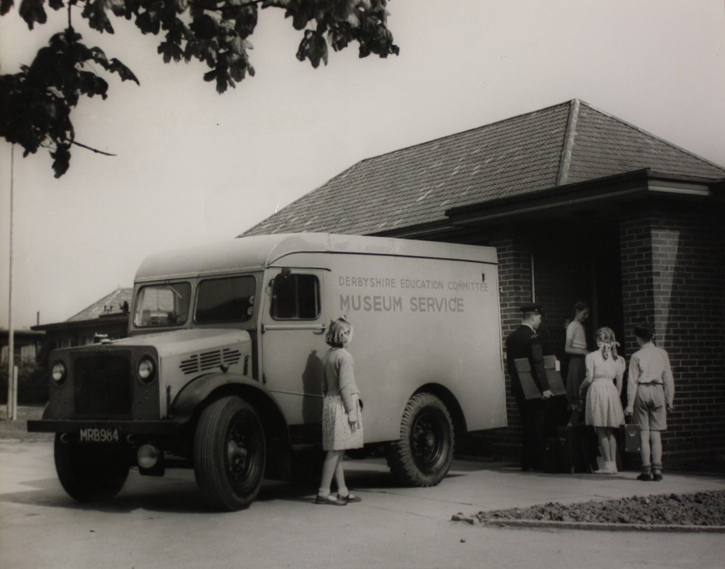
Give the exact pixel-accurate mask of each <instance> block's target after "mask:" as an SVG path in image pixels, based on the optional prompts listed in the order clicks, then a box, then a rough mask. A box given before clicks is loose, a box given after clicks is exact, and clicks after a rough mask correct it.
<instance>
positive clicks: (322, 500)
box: [315, 494, 347, 506]
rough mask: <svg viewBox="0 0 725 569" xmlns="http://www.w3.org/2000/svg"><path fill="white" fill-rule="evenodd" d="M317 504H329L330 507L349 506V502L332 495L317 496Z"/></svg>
mask: <svg viewBox="0 0 725 569" xmlns="http://www.w3.org/2000/svg"><path fill="white" fill-rule="evenodd" d="M315 504H327V505H328V506H347V502H346V501H345V500H340V499H338V498H336V497H335V496H333V495H332V494H330V495H329V496H320V495H319V494H318V495H317V498H315Z"/></svg>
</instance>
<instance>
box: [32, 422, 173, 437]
mask: <svg viewBox="0 0 725 569" xmlns="http://www.w3.org/2000/svg"><path fill="white" fill-rule="evenodd" d="M183 428H184V425H183V424H182V423H177V422H175V421H101V420H88V421H80V420H75V419H72V420H54V419H40V420H36V421H28V432H29V433H76V434H77V433H79V432H80V430H81V429H118V431H119V434H122V435H177V434H179V433H181V431H182V430H183Z"/></svg>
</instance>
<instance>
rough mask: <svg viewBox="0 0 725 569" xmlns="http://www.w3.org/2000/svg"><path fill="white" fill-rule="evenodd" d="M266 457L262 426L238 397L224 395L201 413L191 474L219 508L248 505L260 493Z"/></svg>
mask: <svg viewBox="0 0 725 569" xmlns="http://www.w3.org/2000/svg"><path fill="white" fill-rule="evenodd" d="M265 458H266V450H265V442H264V428H263V427H262V423H261V421H260V420H259V417H258V415H257V413H256V411H255V410H254V409H253V408H252V406H251V405H249V404H248V403H247V402H246V401H244V400H242V399H240V398H239V397H224V398H222V399H219V400H218V401H215V402H214V403H212V404H211V405H209V406H208V407H207V408H206V409H204V411H203V412H202V414H201V417H200V418H199V424H198V425H197V427H196V435H195V437H194V474H195V476H196V483H197V485H198V487H199V489H200V490H201V493H202V495H203V496H204V498H205V500H206V501H207V503H208V504H209V505H210V506H212V507H213V508H215V509H218V510H227V511H233V510H242V509H244V508H248V507H249V505H250V504H251V503H252V502H253V501H254V499H255V498H256V497H257V494H258V493H259V489H260V487H261V485H262V478H263V476H264V465H265Z"/></svg>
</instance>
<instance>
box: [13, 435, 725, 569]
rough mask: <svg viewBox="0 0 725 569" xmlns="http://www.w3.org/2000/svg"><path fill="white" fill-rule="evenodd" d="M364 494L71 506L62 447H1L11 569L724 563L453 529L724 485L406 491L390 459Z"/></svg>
mask: <svg viewBox="0 0 725 569" xmlns="http://www.w3.org/2000/svg"><path fill="white" fill-rule="evenodd" d="M346 470H347V472H348V481H349V484H350V486H351V487H354V488H355V489H356V490H357V492H358V493H359V494H360V495H361V496H362V497H363V502H362V503H360V504H351V505H348V506H345V507H344V508H335V507H330V506H316V505H314V504H313V503H312V499H313V497H314V491H315V488H314V486H313V487H312V488H309V487H308V488H302V489H300V488H295V487H293V486H290V485H287V484H277V483H267V484H265V486H264V488H263V490H262V492H261V494H260V498H259V500H258V501H257V502H255V503H254V504H253V505H252V507H251V508H250V509H249V510H247V511H243V512H235V513H230V514H219V513H211V512H208V511H207V510H206V509H205V508H204V505H203V503H202V502H201V500H200V499H199V495H198V493H197V491H196V487H195V484H194V480H193V474H192V473H191V472H188V471H170V472H169V474H167V476H166V477H164V478H144V477H141V476H139V475H138V474H137V473H135V472H132V474H131V476H130V478H129V482H128V483H127V485H126V487H125V488H124V489H123V491H122V492H121V494H119V496H118V497H117V499H116V500H115V501H114V502H112V503H110V504H109V505H106V506H102V507H94V506H82V505H79V504H76V503H75V502H73V501H72V500H71V499H70V498H68V497H67V496H66V495H65V494H64V493H63V490H62V489H61V488H60V485H59V483H58V481H57V479H56V477H55V471H54V467H53V457H52V445H51V444H49V443H47V442H35V443H20V442H7V441H5V442H0V530H1V531H0V566H2V567H3V569H25V568H32V569H42V568H45V567H48V568H50V567H52V568H54V569H58V568H65V567H80V568H89V569H90V568H93V569H98V568H105V567H113V568H116V567H119V568H126V567H127V568H132V567H133V568H136V569H141V568H160V569H170V568H174V569H179V568H186V567H189V568H196V567H205V568H206V567H208V568H226V567H230V568H231V567H234V568H239V567H245V568H246V567H250V568H251V567H314V568H317V569H319V568H325V567H330V568H333V567H334V568H337V567H340V566H343V567H346V568H347V567H350V568H357V567H365V568H369V567H381V568H387V567H391V568H399V567H400V568H407V567H416V568H428V567H446V568H447V567H477V568H478V567H497V568H498V567H502V568H522V567H537V568H545V567H556V568H557V569H565V568H568V567H572V568H576V569H581V568H582V567H586V568H587V569H598V568H606V569H612V567H617V568H618V569H620V568H648V569H651V568H652V567H667V568H672V567H676V568H691V567H692V568H694V567H698V568H699V567H703V568H722V567H723V562H722V560H723V559H724V558H725V539H723V535H722V534H704V533H698V534H682V533H660V532H656V533H653V532H648V533H637V532H605V531H577V530H531V529H515V530H512V529H498V528H486V527H480V526H470V525H467V524H465V523H461V522H453V521H451V516H452V515H453V514H456V513H458V512H461V513H464V514H474V513H476V512H478V511H480V510H491V509H499V508H510V507H516V506H518V507H524V506H530V505H534V504H541V503H546V502H551V501H558V502H564V503H574V502H579V501H584V500H590V499H607V498H619V497H624V496H632V495H644V494H647V493H668V492H680V493H682V492H696V491H703V490H720V489H725V479H723V478H716V477H706V476H685V475H668V476H667V477H666V478H665V480H664V481H662V482H660V483H654V482H652V483H642V482H639V481H637V480H635V479H634V478H635V475H636V473H625V474H622V475H619V476H613V477H605V478H602V477H596V476H593V475H573V476H565V475H547V474H541V473H522V472H521V471H519V470H517V469H515V468H512V467H508V466H507V465H505V464H500V463H482V462H470V461H455V463H454V466H453V468H452V470H451V472H450V474H449V476H448V477H447V478H446V479H445V480H444V481H443V482H442V483H441V484H440V485H439V486H437V487H435V488H401V487H399V486H397V485H395V484H394V482H393V480H392V478H391V477H390V475H389V473H388V471H387V468H386V467H385V465H384V463H383V461H382V460H380V459H368V460H365V461H349V462H346Z"/></svg>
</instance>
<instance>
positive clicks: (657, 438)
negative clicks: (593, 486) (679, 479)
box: [624, 322, 675, 482]
mask: <svg viewBox="0 0 725 569" xmlns="http://www.w3.org/2000/svg"><path fill="white" fill-rule="evenodd" d="M634 335H635V336H636V338H637V344H639V348H640V349H639V350H638V351H637V352H636V353H635V354H634V355H633V356H632V359H631V360H630V362H629V379H628V380H627V381H628V383H627V408H626V409H625V410H624V414H625V415H627V416H629V417H632V416H633V417H634V421H635V423H636V424H637V425H638V426H639V436H640V443H641V444H640V457H641V459H642V474H640V475H639V476H637V479H638V480H643V481H649V480H654V481H655V482H659V481H660V480H662V431H666V430H667V412H668V411H669V412H672V409H673V402H674V397H675V382H674V379H673V377H672V368H671V367H670V358H669V356H668V355H667V352H666V351H665V350H663V349H662V348H658V347H657V346H655V345H654V343H653V342H652V340H653V339H654V335H655V334H654V329H653V328H652V326H651V325H650V324H649V323H648V322H643V323H641V324H638V325H637V326H635V327H634Z"/></svg>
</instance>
